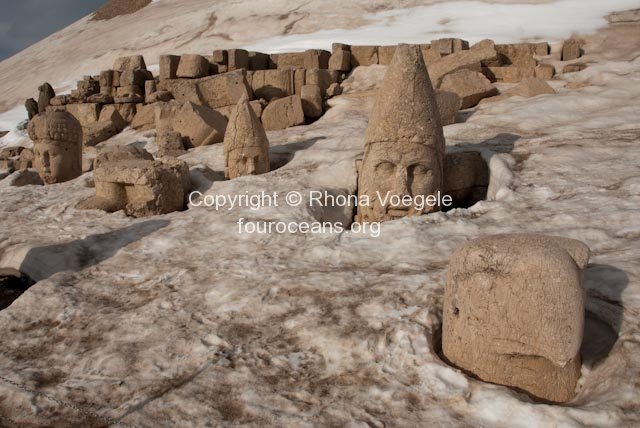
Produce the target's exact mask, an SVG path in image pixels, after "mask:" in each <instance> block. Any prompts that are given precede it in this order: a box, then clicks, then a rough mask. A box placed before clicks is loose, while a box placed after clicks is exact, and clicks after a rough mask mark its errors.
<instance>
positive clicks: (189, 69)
mask: <svg viewBox="0 0 640 428" xmlns="http://www.w3.org/2000/svg"><path fill="white" fill-rule="evenodd" d="M208 75H209V61H208V60H207V59H206V58H205V57H203V56H202V55H191V54H188V55H182V56H181V57H180V63H179V64H178V72H177V76H178V78H186V79H197V78H200V77H205V76H208Z"/></svg>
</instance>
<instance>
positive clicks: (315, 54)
mask: <svg viewBox="0 0 640 428" xmlns="http://www.w3.org/2000/svg"><path fill="white" fill-rule="evenodd" d="M330 57H331V53H330V52H328V51H324V50H321V49H309V50H307V51H305V52H304V68H307V69H309V68H322V69H325V70H326V69H327V68H329V58H330Z"/></svg>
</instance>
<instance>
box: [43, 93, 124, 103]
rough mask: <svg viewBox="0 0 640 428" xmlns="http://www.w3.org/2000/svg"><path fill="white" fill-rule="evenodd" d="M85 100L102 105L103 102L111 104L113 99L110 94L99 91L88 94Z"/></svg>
mask: <svg viewBox="0 0 640 428" xmlns="http://www.w3.org/2000/svg"><path fill="white" fill-rule="evenodd" d="M52 101H53V100H52ZM87 102H88V103H90V104H100V105H104V104H113V102H114V100H113V97H112V96H111V95H108V94H103V93H100V94H94V95H91V96H89V97H88V98H87Z"/></svg>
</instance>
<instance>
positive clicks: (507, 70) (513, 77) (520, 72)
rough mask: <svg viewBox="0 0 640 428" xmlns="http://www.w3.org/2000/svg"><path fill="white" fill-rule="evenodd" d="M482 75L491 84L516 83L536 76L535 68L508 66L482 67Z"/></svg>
mask: <svg viewBox="0 0 640 428" xmlns="http://www.w3.org/2000/svg"><path fill="white" fill-rule="evenodd" d="M482 73H483V74H484V75H485V76H486V77H487V78H488V79H489V80H490V81H491V82H503V83H518V82H521V81H522V80H523V79H528V78H532V77H535V76H536V68H535V67H532V66H519V65H508V66H501V67H483V68H482Z"/></svg>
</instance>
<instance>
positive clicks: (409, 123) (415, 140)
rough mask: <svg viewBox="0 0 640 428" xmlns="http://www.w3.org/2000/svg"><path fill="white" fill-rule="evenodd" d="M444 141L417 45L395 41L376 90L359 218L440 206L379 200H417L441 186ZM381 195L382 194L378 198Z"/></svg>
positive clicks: (362, 169) (361, 177)
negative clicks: (395, 47)
mask: <svg viewBox="0 0 640 428" xmlns="http://www.w3.org/2000/svg"><path fill="white" fill-rule="evenodd" d="M444 151H445V141H444V135H443V132H442V124H441V119H440V114H439V111H438V107H437V105H436V98H435V93H434V90H433V86H432V85H431V80H430V79H429V74H428V73H427V68H426V66H425V63H424V60H423V57H422V53H421V51H420V49H419V47H418V46H410V45H404V44H401V45H398V48H397V49H396V52H395V55H394V56H393V59H392V61H391V64H390V65H389V69H388V70H387V73H386V75H385V77H384V81H383V82H382V86H381V88H380V90H379V92H378V96H377V98H376V101H375V105H374V108H373V112H372V113H371V117H370V119H369V127H368V128H367V131H366V135H365V151H364V159H363V161H362V164H361V166H360V168H359V177H358V195H359V200H360V199H362V196H364V195H366V196H367V197H368V200H369V205H367V206H364V204H363V205H361V206H359V207H358V216H357V220H358V221H359V222H374V221H385V220H393V219H397V218H401V217H405V216H411V215H419V214H423V213H427V212H430V211H437V210H439V207H437V206H436V207H428V206H425V208H424V209H418V208H417V207H416V206H407V204H397V203H392V202H393V201H392V200H391V199H389V200H388V201H387V203H383V201H382V198H384V197H385V196H386V195H389V196H391V195H395V196H397V197H403V196H404V197H406V196H409V197H411V198H416V197H418V196H421V197H425V198H426V197H428V196H429V195H435V194H436V193H437V192H438V191H442V190H443V189H442V188H443V167H444ZM380 196H381V197H382V198H381V197H380Z"/></svg>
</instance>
